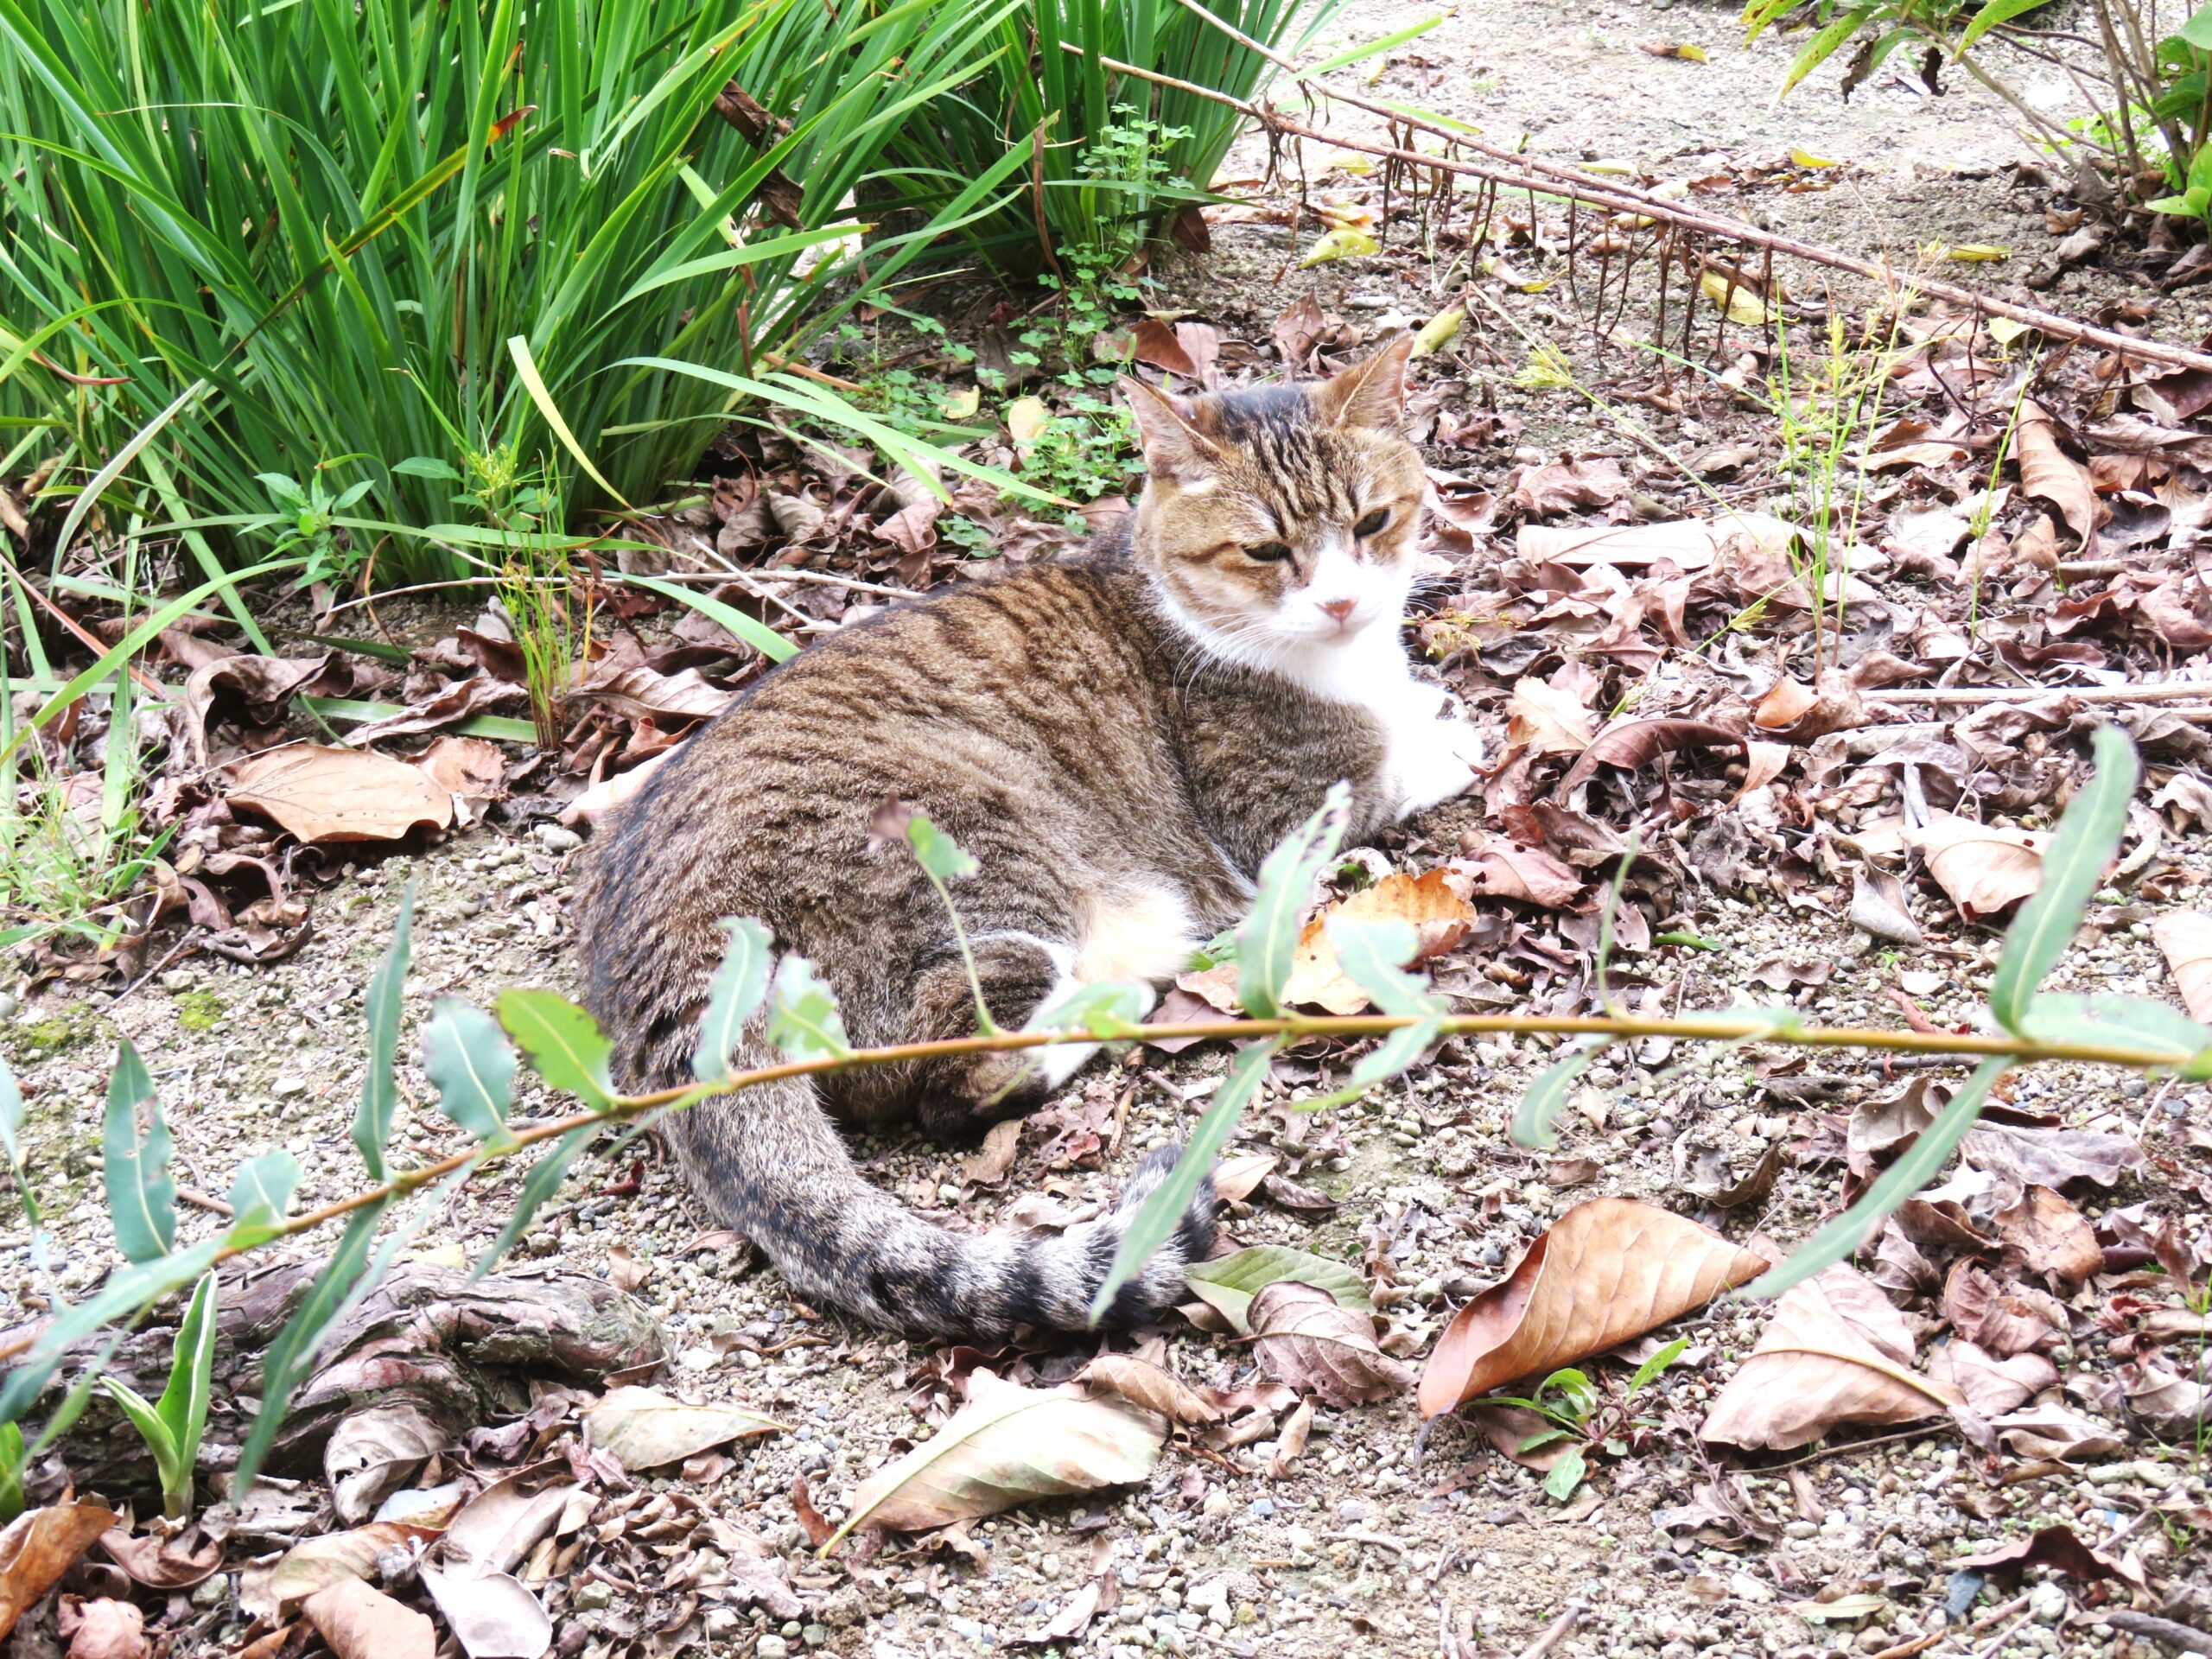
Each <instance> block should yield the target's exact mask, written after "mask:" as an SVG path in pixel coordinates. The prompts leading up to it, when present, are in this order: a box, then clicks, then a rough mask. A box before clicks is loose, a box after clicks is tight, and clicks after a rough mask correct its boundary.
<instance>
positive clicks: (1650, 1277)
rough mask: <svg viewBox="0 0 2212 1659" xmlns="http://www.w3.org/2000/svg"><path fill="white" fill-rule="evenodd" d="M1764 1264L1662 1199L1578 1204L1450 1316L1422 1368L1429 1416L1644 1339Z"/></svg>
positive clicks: (1751, 1275) (1424, 1401)
mask: <svg viewBox="0 0 2212 1659" xmlns="http://www.w3.org/2000/svg"><path fill="white" fill-rule="evenodd" d="M1768 1265H1769V1264H1768V1262H1767V1261H1766V1259H1765V1258H1764V1256H1759V1255H1754V1254H1752V1253H1751V1251H1749V1250H1745V1249H1738V1248H1737V1247H1736V1246H1735V1245H1733V1244H1732V1243H1729V1242H1728V1241H1727V1240H1726V1239H1725V1238H1723V1237H1721V1236H1719V1234H1717V1233H1713V1232H1710V1231H1708V1230H1706V1229H1705V1228H1703V1227H1700V1226H1699V1225H1698V1224H1696V1223H1695V1222H1693V1221H1686V1220H1684V1219H1683V1218H1682V1217H1680V1216H1677V1215H1675V1214H1673V1213H1672V1212H1671V1211H1665V1210H1662V1209H1660V1208H1658V1207H1657V1206H1656V1205H1649V1204H1639V1203H1637V1201H1635V1200H1634V1199H1632V1198H1592V1200H1591V1201H1590V1202H1588V1203H1587V1204H1579V1205H1575V1206H1574V1208H1573V1209H1572V1210H1569V1211H1567V1213H1566V1214H1565V1215H1563V1216H1561V1217H1560V1218H1559V1219H1558V1220H1557V1221H1556V1222H1554V1224H1552V1226H1551V1227H1550V1229H1549V1230H1547V1231H1546V1232H1545V1234H1544V1235H1543V1236H1542V1237H1541V1238H1539V1239H1538V1240H1536V1242H1535V1243H1534V1244H1532V1245H1531V1246H1529V1252H1528V1254H1527V1255H1524V1256H1522V1259H1521V1262H1520V1263H1519V1265H1518V1266H1516V1268H1514V1270H1513V1272H1512V1273H1511V1274H1510V1275H1509V1276H1508V1277H1507V1278H1505V1279H1504V1280H1503V1281H1500V1282H1499V1283H1497V1284H1495V1285H1492V1286H1491V1287H1490V1288H1489V1289H1487V1290H1485V1291H1484V1292H1483V1293H1482V1294H1480V1295H1478V1296H1477V1297H1476V1298H1475V1299H1474V1300H1472V1301H1471V1302H1469V1303H1468V1304H1467V1305H1466V1306H1465V1307H1463V1308H1461V1309H1460V1310H1459V1312H1458V1313H1455V1314H1453V1315H1452V1321H1451V1323H1450V1324H1449V1325H1446V1326H1445V1328H1444V1334H1443V1336H1442V1337H1441V1338H1439V1339H1438V1341H1437V1344H1436V1351H1435V1352H1434V1353H1433V1354H1432V1355H1431V1356H1430V1357H1429V1361H1428V1364H1427V1369H1426V1370H1424V1371H1423V1372H1422V1374H1421V1414H1422V1415H1423V1416H1425V1417H1433V1416H1435V1415H1436V1414H1438V1413H1439V1412H1442V1411H1449V1410H1451V1409H1452V1408H1453V1407H1454V1406H1457V1405H1459V1403H1460V1402H1463V1401H1466V1400H1471V1399H1474V1398H1475V1397H1477V1396H1478V1395H1484V1394H1488V1393H1490V1392H1491V1390H1492V1389H1497V1388H1500V1387H1502V1386H1503V1385H1504V1384H1505V1383H1511V1382H1514V1381H1515V1380H1516V1379H1518V1378H1521V1377H1524V1376H1535V1375H1538V1374H1540V1373H1542V1372H1546V1371H1549V1370H1554V1369H1555V1368H1557V1367H1559V1366H1561V1365H1567V1364H1572V1363H1573V1362H1574V1361H1576V1360H1578V1359H1583V1358H1586V1357H1588V1356H1590V1355H1592V1354H1594V1353H1599V1352H1602V1351H1604V1350H1605V1349H1607V1348H1611V1347H1612V1346H1613V1345H1614V1344H1617V1343H1622V1342H1626V1341H1627V1340H1629V1338H1631V1337H1640V1336H1642V1335H1643V1333H1644V1332H1647V1331H1649V1330H1651V1329H1653V1328H1654V1327H1656V1326H1658V1325H1664V1324H1665V1323H1666V1322H1667V1321H1668V1320H1669V1319H1675V1318H1676V1317H1678V1316H1679V1315H1681V1314H1683V1313H1688V1312H1689V1311H1690V1310H1691V1309H1692V1308H1695V1307H1702V1306H1705V1304H1706V1303H1707V1302H1708V1301H1710V1300H1712V1299H1713V1297H1714V1296H1715V1295H1716V1294H1719V1292H1721V1291H1723V1290H1727V1289H1732V1288H1733V1287H1736V1286H1738V1285H1740V1284H1743V1283H1745V1281H1748V1280H1750V1279H1752V1278H1755V1277H1756V1276H1757V1275H1758V1274H1761V1273H1764V1271H1765V1270H1766V1268H1767V1267H1768Z"/></svg>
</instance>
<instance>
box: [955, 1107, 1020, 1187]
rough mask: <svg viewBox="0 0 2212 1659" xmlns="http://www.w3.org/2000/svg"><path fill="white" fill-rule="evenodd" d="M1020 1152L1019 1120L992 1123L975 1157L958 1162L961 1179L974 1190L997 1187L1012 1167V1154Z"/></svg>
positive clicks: (1008, 1119) (1012, 1119)
mask: <svg viewBox="0 0 2212 1659" xmlns="http://www.w3.org/2000/svg"><path fill="white" fill-rule="evenodd" d="M1020 1148H1021V1120H1020V1118H1018V1117H1009V1118H1007V1120H1006V1121H1005V1122H1002V1123H994V1124H992V1125H991V1127H990V1128H989V1130H988V1132H987V1133H986V1134H985V1135H984V1136H983V1144H982V1146H980V1147H977V1148H976V1153H975V1155H974V1156H973V1157H969V1158H963V1159H962V1160H960V1179H962V1180H963V1181H969V1182H973V1183H974V1184H975V1185H977V1186H996V1185H998V1184H999V1183H1000V1182H1001V1181H1002V1180H1004V1179H1006V1177H1007V1171H1008V1170H1010V1169H1012V1168H1013V1167H1014V1154H1016V1153H1018V1152H1019V1151H1020Z"/></svg>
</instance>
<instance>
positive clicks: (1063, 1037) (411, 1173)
mask: <svg viewBox="0 0 2212 1659" xmlns="http://www.w3.org/2000/svg"><path fill="white" fill-rule="evenodd" d="M1419 1022H1420V1020H1419V1016H1415V1015H1411V1014H1353V1015H1348V1016H1334V1017H1329V1018H1322V1019H1306V1018H1305V1017H1303V1016H1292V1017H1285V1018H1278V1019H1274V1020H1176V1021H1171V1022H1168V1023H1165V1024H1161V1025H1143V1026H1128V1027H1122V1028H1121V1029H1119V1030H1117V1031H1116V1032H1115V1033H1114V1038H1115V1040H1117V1041H1129V1042H1149V1041H1152V1040H1154V1039H1159V1038H1163V1037H1164V1038H1179V1037H1185V1038H1190V1039H1192V1040H1203V1039H1209V1038H1225V1039H1232V1040H1233V1039H1238V1038H1255V1037H1289V1038H1293V1039H1296V1038H1301V1037H1382V1036H1386V1035H1388V1034H1389V1033H1391V1032H1394V1031H1399V1030H1402V1029H1403V1028H1404V1027H1408V1026H1411V1025H1414V1024H1417V1023H1419ZM1435 1028H1436V1031H1437V1033H1438V1034H1440V1035H1459V1036H1471V1035H1491V1036H1497V1035H1515V1036H1541V1035H1556V1036H1568V1037H1590V1036H1597V1037H1610V1038H1625V1037H1679V1038H1684V1039H1692V1040H1700V1039H1702V1040H1707V1041H1713V1042H1736V1041H1752V1042H1758V1041H1765V1042H1778V1043H1788V1044H1795V1045H1796V1046H1800V1047H1805V1048H1872V1049H1879V1050H1890V1051H1900V1052H1906V1053H1921V1054H1972V1055H1979V1056H1980V1057H1982V1058H1991V1057H1995V1056H2006V1057H2010V1058H2012V1059H2013V1060H2014V1061H2016V1062H2018V1063H2020V1064H2023V1065H2030V1064H2033V1063H2034V1062H2036V1061H2038V1060H2075V1061H2080V1062H2082V1063H2084V1064H2086V1065H2118V1066H2125V1067H2126V1068H2127V1069H2128V1070H2129V1071H2151V1070H2153V1069H2155V1068H2157V1067H2159V1066H2170V1065H2172V1064H2173V1063H2174V1057H2173V1055H2172V1053H2171V1052H2165V1053H2158V1054H2153V1053H2148V1052H2145V1051H2143V1050H2141V1049H2136V1048H2126V1047H2120V1046H2113V1045H2111V1044H2107V1043H2074V1042H2065V1043H2052V1042H2040V1041H2037V1040H2035V1039H2031V1038H2008V1037H2004V1036H1982V1035H1979V1034H1975V1033H1957V1032H1947V1031H1929V1032H1921V1031H1878V1030H1875V1029H1872V1028H1871V1027H1857V1026H1798V1027H1779V1028H1777V1027H1776V1026H1775V1025H1774V1024H1773V1023H1772V1022H1770V1021H1769V1020H1737V1019H1731V1018H1729V1017H1728V1016H1726V1015H1725V1014H1716V1015H1713V1016H1711V1017H1698V1016H1689V1017H1685V1018H1681V1019H1672V1020H1664V1019H1653V1018H1649V1017H1647V1016H1643V1015H1623V1014H1611V1015H1587V1014H1585V1015H1561V1016H1552V1015H1548V1014H1457V1015H1453V1016H1452V1017H1451V1018H1449V1019H1446V1020H1439V1021H1437V1022H1436V1027H1435ZM1096 1040H1097V1033H1093V1032H1090V1031H1088V1030H1082V1031H1000V1032H993V1033H990V1034H989V1035H988V1036H976V1037H944V1038H938V1039H936V1040H934V1041H931V1042H924V1043H899V1044H894V1045H892V1046H888V1047H884V1048H861V1049H852V1050H849V1051H847V1052H845V1053H842V1054H835V1055H829V1056H826V1057H824V1058H821V1059H812V1060H785V1061H784V1062H782V1063H781V1064H779V1065H763V1066H756V1067H755V1068H753V1070H752V1071H736V1072H732V1073H731V1074H730V1075H729V1076H728V1077H724V1078H722V1079H721V1081H720V1082H718V1083H714V1084H690V1085H689V1086H682V1087H677V1088H673V1089H661V1090H654V1091H653V1092H652V1093H651V1094H644V1095H624V1096H616V1097H615V1098H614V1099H613V1100H612V1101H611V1102H610V1103H608V1104H607V1105H606V1106H603V1107H601V1108H599V1109H595V1110H593V1111H588V1112H572V1113H570V1114H569V1116H566V1117H556V1118H549V1119H546V1120H543V1121H542V1122H531V1123H528V1124H524V1125H513V1126H510V1129H511V1133H510V1134H509V1135H508V1136H507V1139H506V1141H505V1143H504V1144H503V1145H500V1146H498V1147H486V1146H475V1147H469V1148H467V1150H466V1151H463V1152H456V1153H454V1154H451V1155H450V1156H448V1157H445V1158H441V1159H439V1160H437V1161H435V1163H429V1164H421V1165H418V1166H416V1167H415V1168H413V1169H409V1170H403V1171H401V1172H400V1173H398V1174H397V1175H395V1176H393V1177H392V1178H391V1179H390V1180H387V1181H383V1182H380V1183H378V1185H375V1186H372V1187H369V1188H366V1189H365V1190H364V1191H362V1192H356V1193H354V1194H353V1195H352V1196H351V1197H350V1198H340V1199H338V1200H337V1201H336V1202H335V1203H332V1204H326V1205H323V1206H322V1207H321V1208H320V1209H317V1210H309V1211H303V1212H302V1213H301V1214H299V1215H296V1216H293V1217H289V1218H288V1219H287V1220H285V1221H284V1222H283V1223H282V1224H278V1225H277V1226H276V1227H275V1228H273V1229H271V1230H270V1231H269V1232H267V1233H265V1234H264V1235H263V1236H261V1237H259V1238H258V1239H257V1240H255V1241H254V1242H253V1243H245V1244H226V1245H225V1246H224V1247H223V1248H221V1249H219V1250H217V1251H216V1252H215V1253H214V1254H213V1255H212V1256H211V1257H210V1258H209V1260H208V1263H207V1265H208V1266H209V1267H210V1268H214V1267H216V1266H219V1265H220V1264H221V1263H223V1262H227V1261H229V1260H231V1259H232V1257H233V1256H238V1255H245V1253H246V1252H247V1251H249V1250H252V1249H259V1248H260V1247H261V1246H262V1245H263V1244H266V1243H270V1242H271V1241H273V1240H276V1239H279V1238H291V1237H295V1236H297V1235H299V1234H301V1233H305V1232H311V1231H313V1230H315V1228H317V1227H321V1226H322V1225H323V1224H326V1223H327V1222H332V1221H335V1220H337V1219H338V1218H339V1217H341V1216H347V1215H351V1214H353V1212H354V1211H359V1210H365V1209H369V1208H371V1207H372V1206H374V1205H380V1204H383V1203H385V1202H387V1201H388V1200H390V1199H392V1198H404V1197H405V1196H406V1195H407V1194H408V1193H410V1192H415V1191H416V1189H417V1188H419V1187H423V1186H427V1185H429V1184H430V1183H431V1182H433V1181H435V1180H439V1179H442V1178H443V1177H445V1176H448V1175H450V1174H452V1173H454V1171H456V1170H458V1169H461V1167H463V1166H466V1165H469V1164H475V1163H486V1164H488V1163H493V1162H495V1161H497V1160H500V1159H503V1158H511V1157H512V1156H513V1155H514V1154H516V1153H518V1152H520V1151H522V1150H523V1149H524V1148H525V1147H533V1146H537V1145H538V1144H540V1143H541V1142H543V1141H553V1140H558V1139H559V1138H560V1137H561V1136H563V1135H568V1134H570V1133H572V1132H573V1131H575V1130H577V1129H588V1128H596V1127H599V1126H601V1125H604V1124H612V1123H620V1122H629V1121H630V1120H631V1119H632V1118H635V1117H639V1116H642V1115H644V1114H645V1113H647V1112H652V1111H657V1110H658V1109H662V1108H664V1107H665V1108H670V1109H677V1110H682V1109H685V1108H688V1107H690V1106H694V1105H696V1104H698V1103H700V1102H702V1101H703V1100H706V1099H708V1098H709V1097H710V1096H715V1095H726V1094H734V1093H736V1092H738V1091H739V1090H745V1089H750V1088H754V1087H756V1086H758V1085H759V1084H764V1083H776V1082H780V1081H781V1080H783V1079H784V1078H786V1077H811V1076H813V1075H814V1074H816V1073H817V1072H823V1071H844V1070H846V1069H848V1068H849V1067H852V1066H860V1065H897V1064H899V1063H900V1062H904V1061H909V1060H933V1059H943V1058H948V1057H950V1056H953V1055H960V1054H983V1053H999V1052H1007V1051H1010V1050H1014V1049H1024V1048H1043V1047H1047V1046H1052V1045H1053V1044H1058V1043H1083V1042H1096ZM36 1340H37V1333H36V1332H26V1333H25V1334H23V1335H22V1336H18V1337H15V1338H10V1339H7V1340H4V1341H0V1362H5V1361H7V1360H10V1359H13V1358H15V1357H16V1356H17V1355H19V1354H21V1353H22V1352H23V1351H25V1350H27V1349H29V1347H31V1346H32V1344H34V1343H35V1342H36Z"/></svg>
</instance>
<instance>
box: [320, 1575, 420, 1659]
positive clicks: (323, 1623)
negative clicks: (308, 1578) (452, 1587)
mask: <svg viewBox="0 0 2212 1659" xmlns="http://www.w3.org/2000/svg"><path fill="white" fill-rule="evenodd" d="M306 1612H307V1616H308V1621H309V1622H310V1623H312V1624H314V1626H315V1630H316V1631H317V1632H318V1633H319V1634H320V1635H321V1637H322V1639H323V1640H324V1641H325V1642H327V1643H329V1644H330V1650H331V1652H333V1653H334V1654H336V1655H337V1656H338V1659H435V1654H436V1653H437V1650H438V1635H437V1630H436V1627H435V1626H434V1625H433V1624H431V1623H430V1621H429V1618H428V1617H427V1616H425V1615H423V1614H422V1613H418V1612H416V1611H415V1610H414V1609H413V1608H411V1607H403V1606H401V1605H399V1603H397V1602H396V1601H394V1600H393V1599H391V1597H390V1596H387V1595H386V1594H385V1593H384V1592H383V1591H381V1590H377V1589H372V1587H371V1586H368V1585H367V1584H365V1583H364V1582H363V1581H362V1580H359V1579H340V1580H338V1582H337V1583H335V1584H332V1585H327V1586H324V1587H323V1588H322V1589H321V1590H318V1591H316V1592H315V1594H313V1595H311V1596H309V1597H308V1600H307V1607H306Z"/></svg>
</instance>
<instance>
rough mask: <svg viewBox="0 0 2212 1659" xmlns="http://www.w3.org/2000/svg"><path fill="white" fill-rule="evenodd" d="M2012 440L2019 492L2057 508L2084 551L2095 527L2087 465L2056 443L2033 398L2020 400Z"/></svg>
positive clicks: (2093, 488) (2094, 505)
mask: <svg viewBox="0 0 2212 1659" xmlns="http://www.w3.org/2000/svg"><path fill="white" fill-rule="evenodd" d="M2012 441H2013V451H2014V453H2015V454H2018V456H2019V460H2020V492H2021V493H2022V494H2024V495H2031V496H2033V497H2035V498H2036V499H2037V500H2040V501H2048V502H2049V503H2050V505H2052V506H2054V507H2056V508H2057V509H2058V516H2059V517H2060V518H2063V519H2064V520H2065V521H2066V524H2067V527H2068V528H2069V529H2070V530H2071V531H2073V532H2074V533H2075V536H2077V537H2080V538H2081V544H2082V550H2083V551H2084V552H2087V551H2088V549H2089V548H2090V546H2091V545H2092V544H2093V543H2094V542H2095V540H2096V528H2097V491H2096V486H2095V484H2094V482H2093V481H2092V480H2090V477H2089V473H2088V468H2087V467H2083V466H2082V463H2081V462H2080V461H2075V459H2074V458H2073V457H2072V456H2071V455H2069V454H2067V453H2066V452H2065V451H2064V450H2063V449H2062V448H2059V447H2058V433H2057V429H2056V428H2055V427H2054V426H2053V425H2052V424H2051V419H2050V415H2049V414H2048V413H2046V412H2045V411H2044V408H2043V405H2041V404H2038V403H2037V402H2036V401H2035V400H2034V399H2033V398H2028V399H2025V400H2024V401H2023V402H2022V403H2021V404H2020V416H2019V419H2018V422H2017V423H2015V424H2014V426H2013V429H2012Z"/></svg>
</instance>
